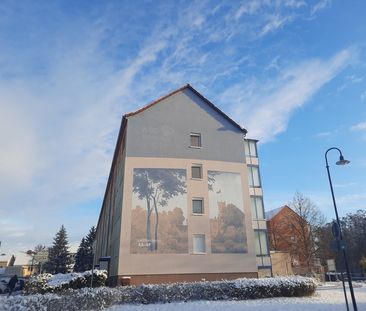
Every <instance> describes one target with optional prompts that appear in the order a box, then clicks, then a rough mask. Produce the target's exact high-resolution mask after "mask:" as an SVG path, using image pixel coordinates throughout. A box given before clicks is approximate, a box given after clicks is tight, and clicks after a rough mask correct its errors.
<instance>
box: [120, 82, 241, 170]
mask: <svg viewBox="0 0 366 311" xmlns="http://www.w3.org/2000/svg"><path fill="white" fill-rule="evenodd" d="M190 133H200V134H201V139H202V148H199V149H195V148H188V147H189V146H190ZM126 154H127V157H156V158H181V159H202V160H214V161H227V162H239V163H245V153H244V133H243V131H242V130H240V129H239V128H238V127H237V126H235V125H234V124H233V122H230V121H229V120H228V119H227V118H225V117H224V116H223V115H222V114H220V113H219V112H217V111H216V110H214V109H212V107H210V106H209V105H207V103H206V102H204V100H202V98H200V97H198V96H197V95H196V94H195V93H194V92H193V91H192V90H190V89H189V88H186V89H185V90H183V91H182V92H179V93H176V94H174V95H172V96H170V97H168V98H165V99H163V100H162V101H160V102H159V104H158V105H153V106H151V107H150V108H149V109H148V110H145V111H142V112H140V113H138V114H137V115H132V116H130V117H128V130H127V148H126Z"/></svg>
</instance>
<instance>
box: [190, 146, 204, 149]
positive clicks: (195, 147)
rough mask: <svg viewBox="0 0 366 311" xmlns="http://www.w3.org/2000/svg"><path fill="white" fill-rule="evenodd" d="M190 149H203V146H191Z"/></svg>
mask: <svg viewBox="0 0 366 311" xmlns="http://www.w3.org/2000/svg"><path fill="white" fill-rule="evenodd" d="M189 148H192V149H202V146H201V147H199V146H189Z"/></svg>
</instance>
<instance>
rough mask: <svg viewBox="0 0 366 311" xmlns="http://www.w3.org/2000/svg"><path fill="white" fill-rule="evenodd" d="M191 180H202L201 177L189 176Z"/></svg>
mask: <svg viewBox="0 0 366 311" xmlns="http://www.w3.org/2000/svg"><path fill="white" fill-rule="evenodd" d="M191 180H197V181H200V180H203V178H194V177H191Z"/></svg>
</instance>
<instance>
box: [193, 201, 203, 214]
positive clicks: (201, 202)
mask: <svg viewBox="0 0 366 311" xmlns="http://www.w3.org/2000/svg"><path fill="white" fill-rule="evenodd" d="M194 201H200V202H201V210H202V212H195V211H194V204H193V202H194ZM191 211H192V215H203V214H204V213H205V206H204V200H203V198H200V197H194V198H192V210H191Z"/></svg>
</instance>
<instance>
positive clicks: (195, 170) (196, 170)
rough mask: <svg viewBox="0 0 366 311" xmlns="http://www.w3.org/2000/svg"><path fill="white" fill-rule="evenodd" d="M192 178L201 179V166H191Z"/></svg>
mask: <svg viewBox="0 0 366 311" xmlns="http://www.w3.org/2000/svg"><path fill="white" fill-rule="evenodd" d="M192 178H197V179H202V165H200V164H193V165H192Z"/></svg>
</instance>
